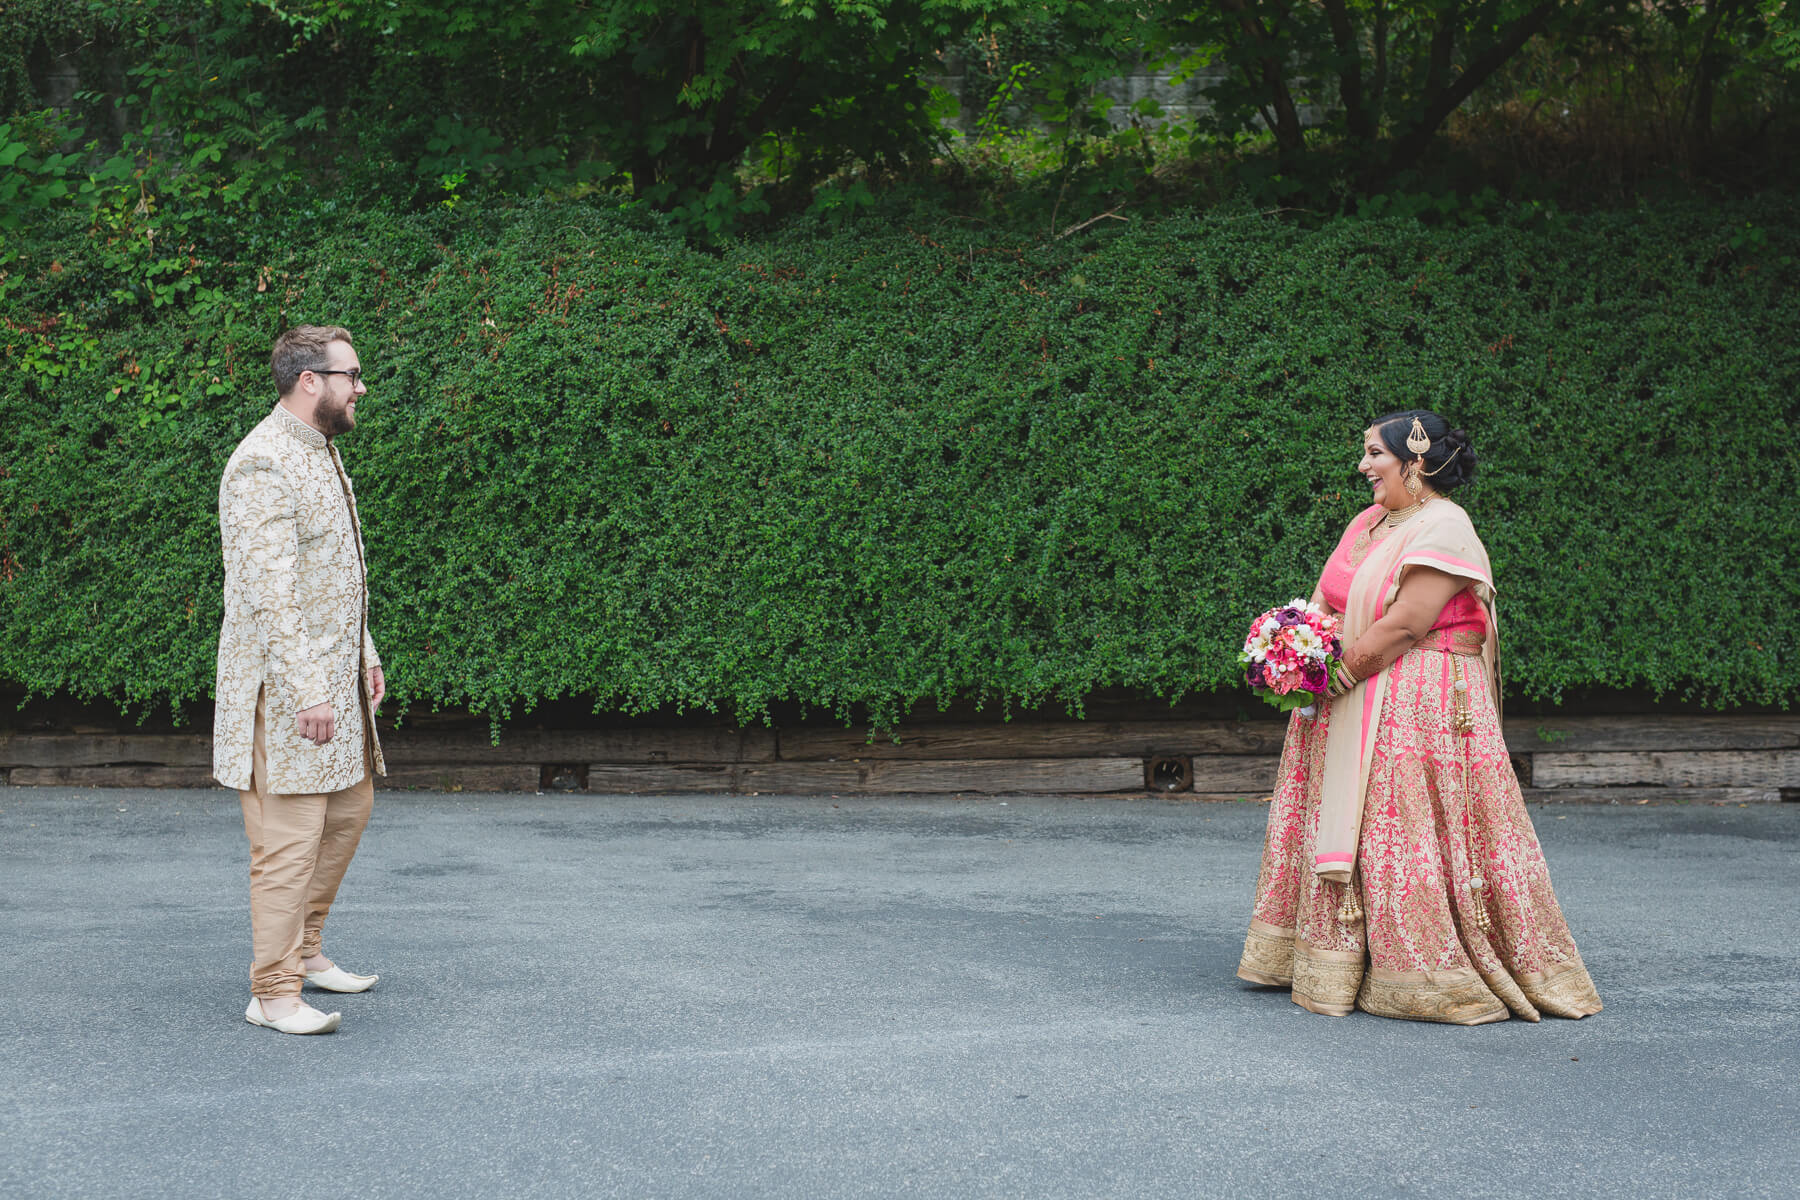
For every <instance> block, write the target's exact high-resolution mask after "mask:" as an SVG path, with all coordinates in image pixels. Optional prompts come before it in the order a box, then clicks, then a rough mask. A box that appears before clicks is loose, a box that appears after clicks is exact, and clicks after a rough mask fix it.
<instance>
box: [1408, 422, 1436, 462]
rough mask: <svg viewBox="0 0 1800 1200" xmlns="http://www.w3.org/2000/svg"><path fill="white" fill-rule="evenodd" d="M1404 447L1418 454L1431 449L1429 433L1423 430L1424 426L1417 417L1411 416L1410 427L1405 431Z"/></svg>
mask: <svg viewBox="0 0 1800 1200" xmlns="http://www.w3.org/2000/svg"><path fill="white" fill-rule="evenodd" d="M1406 448H1407V449H1408V450H1411V451H1412V452H1413V453H1414V454H1418V455H1423V454H1424V453H1425V452H1426V451H1427V450H1429V449H1431V435H1430V434H1429V433H1426V432H1425V426H1424V425H1423V424H1422V423H1421V422H1420V421H1419V418H1417V417H1414V418H1413V423H1412V428H1411V429H1409V430H1407V431H1406Z"/></svg>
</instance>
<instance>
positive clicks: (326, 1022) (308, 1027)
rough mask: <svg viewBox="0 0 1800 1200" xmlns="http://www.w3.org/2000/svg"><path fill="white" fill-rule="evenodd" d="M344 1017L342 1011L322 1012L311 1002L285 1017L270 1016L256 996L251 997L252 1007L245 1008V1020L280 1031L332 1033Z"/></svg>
mask: <svg viewBox="0 0 1800 1200" xmlns="http://www.w3.org/2000/svg"><path fill="white" fill-rule="evenodd" d="M343 1019H344V1017H343V1014H342V1013H322V1012H320V1011H319V1010H318V1009H316V1008H314V1007H313V1006H312V1005H310V1004H302V1005H301V1006H300V1007H299V1008H297V1009H295V1010H294V1011H293V1012H291V1013H289V1014H288V1015H287V1016H285V1017H269V1016H266V1015H264V1013H263V1007H262V1001H261V1000H260V999H258V998H257V997H255V996H252V997H250V1007H249V1008H246V1009H245V1010H244V1020H246V1021H248V1022H250V1023H251V1024H252V1025H261V1026H262V1027H263V1028H264V1029H273V1030H275V1031H277V1032H279V1033H330V1032H331V1031H332V1030H334V1029H336V1028H337V1027H338V1022H339V1021H341V1020H343Z"/></svg>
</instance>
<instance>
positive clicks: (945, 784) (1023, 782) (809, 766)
mask: <svg viewBox="0 0 1800 1200" xmlns="http://www.w3.org/2000/svg"><path fill="white" fill-rule="evenodd" d="M591 770H592V768H590V771H591ZM590 778H591V776H590ZM737 790H738V791H739V792H759V793H779V794H812V793H821V792H822V793H834V792H840V793H841V792H850V793H863V794H882V795H898V794H904V793H951V792H985V793H989V794H997V793H1012V792H1033V793H1045V794H1051V795H1055V794H1064V793H1077V792H1078V793H1090V792H1141V791H1143V790H1144V764H1143V762H1142V761H1141V760H1139V759H1136V758H1056V759H1024V758H1015V759H961V760H956V759H951V760H943V761H936V762H882V761H868V762H860V763H851V762H835V763H832V762H823V763H769V764H754V765H752V764H746V765H745V766H742V767H739V768H738V769H737Z"/></svg>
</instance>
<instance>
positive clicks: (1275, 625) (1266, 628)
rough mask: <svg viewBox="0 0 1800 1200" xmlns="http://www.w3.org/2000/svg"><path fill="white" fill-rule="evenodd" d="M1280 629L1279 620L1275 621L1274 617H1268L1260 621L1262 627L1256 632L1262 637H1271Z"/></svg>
mask: <svg viewBox="0 0 1800 1200" xmlns="http://www.w3.org/2000/svg"><path fill="white" fill-rule="evenodd" d="M1280 629H1281V622H1280V621H1277V620H1276V619H1275V618H1274V617H1270V618H1269V619H1268V620H1266V621H1264V622H1263V623H1262V628H1261V629H1260V630H1258V632H1259V633H1261V634H1262V636H1263V637H1266V638H1272V637H1274V636H1275V635H1276V633H1278V632H1279V631H1280Z"/></svg>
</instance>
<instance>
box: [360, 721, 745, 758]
mask: <svg viewBox="0 0 1800 1200" xmlns="http://www.w3.org/2000/svg"><path fill="white" fill-rule="evenodd" d="M381 749H382V754H383V755H384V756H385V757H386V759H387V761H388V762H389V763H398V764H402V765H409V764H417V765H420V766H424V765H431V766H438V765H449V764H467V763H534V764H539V765H542V764H573V763H729V762H773V761H774V759H775V732H774V731H773V730H771V729H763V728H756V727H752V728H739V727H738V726H736V725H730V726H702V727H699V728H682V727H678V726H677V727H668V728H648V729H595V730H557V729H521V730H502V731H501V734H500V744H499V745H497V746H496V745H494V744H493V741H492V739H491V738H489V736H488V735H487V734H486V733H485V732H483V733H481V734H475V735H463V736H459V735H457V734H447V733H418V734H409V733H407V732H406V731H405V730H404V729H400V730H396V731H394V732H393V733H390V734H386V735H384V736H383V737H382V739H381Z"/></svg>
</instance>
